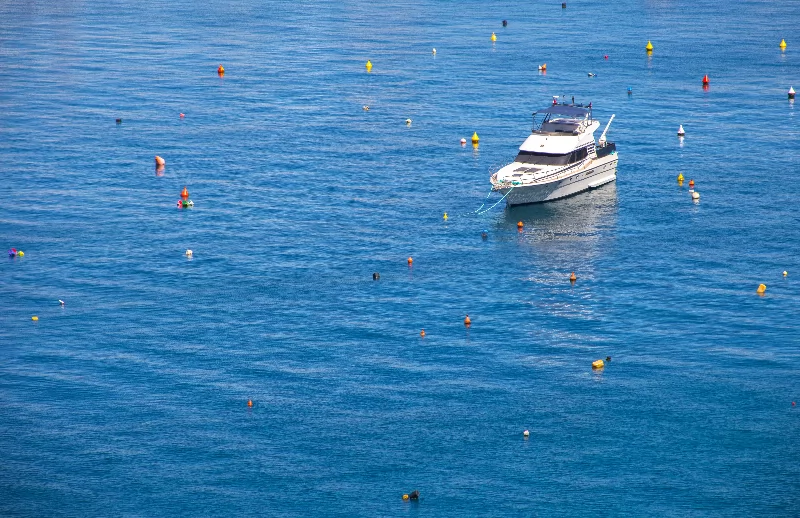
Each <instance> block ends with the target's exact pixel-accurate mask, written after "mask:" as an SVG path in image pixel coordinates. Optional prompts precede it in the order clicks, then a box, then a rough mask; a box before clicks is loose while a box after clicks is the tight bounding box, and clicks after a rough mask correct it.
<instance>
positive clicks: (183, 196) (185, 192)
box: [181, 185, 189, 200]
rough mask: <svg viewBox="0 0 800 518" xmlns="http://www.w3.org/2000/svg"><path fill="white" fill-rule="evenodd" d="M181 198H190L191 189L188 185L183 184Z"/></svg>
mask: <svg viewBox="0 0 800 518" xmlns="http://www.w3.org/2000/svg"><path fill="white" fill-rule="evenodd" d="M181 198H183V199H184V200H185V199H187V198H189V191H188V190H187V189H186V186H185V185H184V186H183V190H182V191H181Z"/></svg>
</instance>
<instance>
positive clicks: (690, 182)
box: [689, 180, 694, 189]
mask: <svg viewBox="0 0 800 518" xmlns="http://www.w3.org/2000/svg"><path fill="white" fill-rule="evenodd" d="M689 188H690V189H694V180H689Z"/></svg>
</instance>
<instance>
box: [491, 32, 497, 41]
mask: <svg viewBox="0 0 800 518" xmlns="http://www.w3.org/2000/svg"><path fill="white" fill-rule="evenodd" d="M492 41H497V35H496V34H495V33H492Z"/></svg>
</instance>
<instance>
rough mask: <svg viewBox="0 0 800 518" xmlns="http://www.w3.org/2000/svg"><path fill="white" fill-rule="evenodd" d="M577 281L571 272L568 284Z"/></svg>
mask: <svg viewBox="0 0 800 518" xmlns="http://www.w3.org/2000/svg"><path fill="white" fill-rule="evenodd" d="M577 280H578V278H577V277H576V276H575V272H572V273H571V274H570V276H569V281H570V282H575V281H577Z"/></svg>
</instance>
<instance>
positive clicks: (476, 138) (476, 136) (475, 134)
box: [472, 131, 480, 144]
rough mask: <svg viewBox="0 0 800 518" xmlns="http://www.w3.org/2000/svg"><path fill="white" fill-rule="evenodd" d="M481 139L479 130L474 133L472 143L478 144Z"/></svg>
mask: <svg viewBox="0 0 800 518" xmlns="http://www.w3.org/2000/svg"><path fill="white" fill-rule="evenodd" d="M479 140H480V139H479V138H478V132H477V131H476V132H475V133H473V134H472V143H473V144H477V143H478V141H479Z"/></svg>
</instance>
